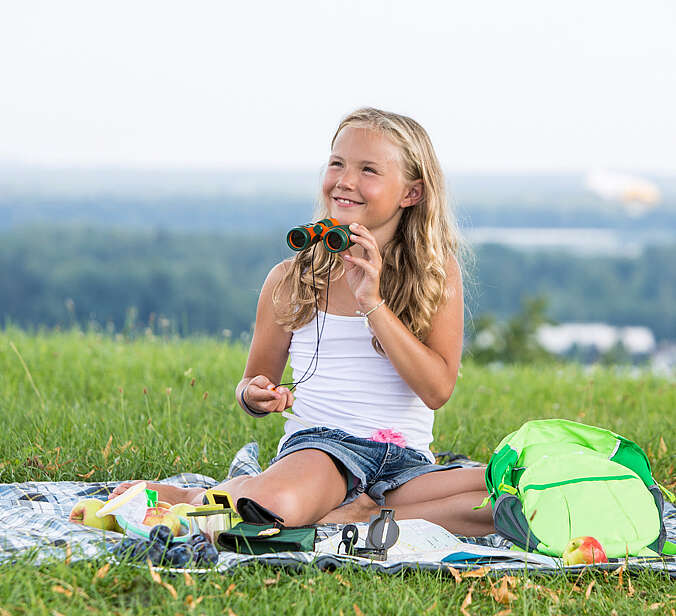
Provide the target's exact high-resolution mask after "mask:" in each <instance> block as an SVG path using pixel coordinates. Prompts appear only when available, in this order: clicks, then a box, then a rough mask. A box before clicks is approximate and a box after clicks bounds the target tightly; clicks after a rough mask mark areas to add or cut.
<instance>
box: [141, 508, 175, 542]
mask: <svg viewBox="0 0 676 616" xmlns="http://www.w3.org/2000/svg"><path fill="white" fill-rule="evenodd" d="M143 523H144V524H145V525H146V526H157V525H158V524H164V525H165V526H168V527H169V528H170V529H171V532H172V533H174V536H177V535H178V533H179V532H180V530H181V520H180V519H179V517H178V516H177V515H176V514H175V513H174V512H173V511H170V510H169V509H165V508H164V507H148V509H147V510H146V516H145V518H143Z"/></svg>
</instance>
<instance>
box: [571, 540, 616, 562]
mask: <svg viewBox="0 0 676 616" xmlns="http://www.w3.org/2000/svg"><path fill="white" fill-rule="evenodd" d="M607 562H608V557H607V556H606V553H605V552H604V551H603V548H602V547H601V544H600V543H599V542H598V541H597V540H596V539H594V537H575V539H571V540H570V541H569V542H568V543H567V545H566V549H565V550H564V551H563V564H564V565H593V564H594V563H607Z"/></svg>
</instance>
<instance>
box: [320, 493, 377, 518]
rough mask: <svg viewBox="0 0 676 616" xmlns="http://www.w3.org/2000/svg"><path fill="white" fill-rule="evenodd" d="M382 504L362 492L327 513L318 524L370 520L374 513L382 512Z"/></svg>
mask: <svg viewBox="0 0 676 616" xmlns="http://www.w3.org/2000/svg"><path fill="white" fill-rule="evenodd" d="M380 510H381V506H380V505H378V503H376V501H374V500H373V499H372V498H371V497H370V496H367V495H366V494H360V495H359V496H358V497H357V498H356V499H355V500H353V501H352V502H351V503H348V504H347V505H343V506H342V507H338V508H337V509H334V510H333V511H330V512H329V513H327V514H326V515H325V516H324V517H323V518H322V519H321V520H319V521H318V522H317V524H348V523H349V522H368V521H369V520H370V519H371V516H372V515H376V514H378V513H379V512H380Z"/></svg>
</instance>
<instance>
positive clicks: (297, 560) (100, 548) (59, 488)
mask: <svg viewBox="0 0 676 616" xmlns="http://www.w3.org/2000/svg"><path fill="white" fill-rule="evenodd" d="M257 457H258V447H257V446H256V444H255V443H249V444H248V445H246V446H245V447H243V448H242V449H241V450H240V452H238V454H237V455H236V456H235V459H234V460H233V464H232V465H231V467H230V472H229V473H228V477H233V476H236V475H239V474H255V473H257V472H260V466H258V461H257ZM458 461H459V460H458V457H455V458H454V459H453V462H454V464H457V463H458ZM460 461H461V462H466V465H467V466H476V465H477V464H478V463H476V462H473V461H470V460H466V459H460ZM119 483H121V482H119V481H111V482H99V483H86V482H82V481H60V482H33V481H31V482H25V483H11V484H0V564H2V563H8V562H13V561H16V560H17V559H19V558H21V559H29V560H30V561H31V562H33V563H35V564H39V563H42V562H45V561H47V560H49V559H54V558H56V559H61V560H64V559H69V560H70V561H71V562H72V561H75V560H79V559H87V558H90V559H91V558H100V557H105V556H106V555H108V554H109V551H110V549H111V548H112V547H113V546H114V545H115V544H116V543H117V542H118V541H120V539H121V538H122V535H119V534H118V533H114V532H108V533H103V532H102V531H100V530H97V529H93V528H88V527H86V526H81V525H78V524H73V523H71V522H69V521H68V515H69V514H70V510H71V509H72V507H73V505H75V503H77V502H78V501H79V500H82V499H83V498H100V499H103V500H105V499H106V498H107V496H108V494H110V492H112V490H113V489H114V488H115V486H116V485H118V484H119ZM161 483H166V484H170V485H177V486H181V487H200V488H211V487H214V486H215V485H217V484H218V483H219V482H218V481H216V480H215V479H213V478H212V477H207V476H205V475H199V474H195V473H181V474H178V475H174V476H172V477H168V478H166V479H163V480H161ZM665 525H666V528H667V536H668V538H669V540H670V541H676V508H675V507H674V506H673V505H671V504H668V505H667V507H666V516H665ZM341 529H342V526H340V525H323V526H319V527H318V529H317V534H318V539H325V538H327V537H329V536H331V535H333V534H334V533H336V532H340V531H341ZM460 539H461V540H464V541H467V542H468V543H474V544H479V545H485V546H489V547H495V548H502V549H504V550H505V555H506V556H509V547H510V546H511V544H510V542H509V541H507V540H506V539H504V538H503V537H501V536H500V535H498V534H492V535H486V536H483V537H460ZM253 562H263V563H265V564H268V565H272V566H284V567H298V566H303V565H313V566H316V567H319V568H320V569H334V568H337V567H342V566H345V565H348V564H349V565H352V566H358V567H361V568H365V569H370V570H376V571H380V572H383V573H398V572H400V571H401V570H402V569H427V570H445V569H447V568H448V565H447V564H446V563H441V562H419V561H415V562H412V561H392V560H388V561H386V562H375V561H367V560H365V559H355V558H352V557H348V556H342V555H332V554H316V553H313V552H306V553H301V552H293V553H292V552H287V553H279V554H267V555H256V556H251V555H245V554H236V553H232V552H220V554H219V561H218V565H217V568H218V569H219V570H220V571H227V570H229V569H231V568H233V567H237V566H242V565H246V564H250V563H253ZM624 563H625V559H621V560H618V561H617V562H611V563H609V564H608V565H598V566H599V567H602V568H610V569H614V568H617V567H619V566H621V565H622V564H624ZM627 564H628V568H634V569H646V568H651V569H656V570H662V571H665V572H667V573H668V574H669V575H671V576H672V577H676V558H674V557H670V558H661V559H645V558H629V560H628V563H627ZM482 565H485V563H482ZM453 566H454V567H455V568H456V569H464V568H472V567H474V566H476V565H473V564H462V563H454V564H453ZM488 566H489V567H490V568H491V569H494V570H495V571H505V570H514V569H523V568H524V567H525V566H526V565H525V564H524V563H523V562H522V561H519V560H516V559H515V560H504V561H501V562H499V563H492V564H490V565H488ZM527 566H528V568H529V569H530V570H538V571H542V572H545V573H560V572H561V569H560V568H552V567H547V566H544V565H538V564H536V563H528V565H527ZM571 569H572V570H575V569H574V568H567V571H569V570H571Z"/></svg>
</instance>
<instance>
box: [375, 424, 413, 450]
mask: <svg viewBox="0 0 676 616" xmlns="http://www.w3.org/2000/svg"><path fill="white" fill-rule="evenodd" d="M371 440H372V441H375V442H376V443H392V444H394V445H399V447H406V439H405V438H404V435H403V434H402V433H401V432H395V431H394V430H391V429H390V428H387V429H386V430H376V431H375V432H374V433H373V434H372V435H371Z"/></svg>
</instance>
